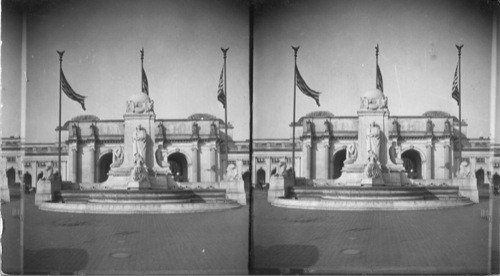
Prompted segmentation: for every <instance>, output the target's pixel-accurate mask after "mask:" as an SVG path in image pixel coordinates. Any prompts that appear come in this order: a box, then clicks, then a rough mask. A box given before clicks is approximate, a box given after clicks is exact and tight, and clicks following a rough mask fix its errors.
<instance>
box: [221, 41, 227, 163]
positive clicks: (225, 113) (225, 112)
mask: <svg viewBox="0 0 500 276" xmlns="http://www.w3.org/2000/svg"><path fill="white" fill-rule="evenodd" d="M220 49H221V50H222V53H223V55H224V94H225V103H224V120H225V125H226V166H227V164H229V144H228V134H227V81H226V74H227V73H226V56H227V55H226V54H227V51H228V50H229V48H225V49H224V48H220ZM223 169H224V168H223Z"/></svg>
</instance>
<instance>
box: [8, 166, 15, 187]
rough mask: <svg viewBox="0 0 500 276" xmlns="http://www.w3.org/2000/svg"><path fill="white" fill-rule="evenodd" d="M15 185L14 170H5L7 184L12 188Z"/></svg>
mask: <svg viewBox="0 0 500 276" xmlns="http://www.w3.org/2000/svg"><path fill="white" fill-rule="evenodd" d="M15 183H16V170H15V169H14V168H10V169H8V170H7V184H8V185H9V186H12V185H14V184H15Z"/></svg>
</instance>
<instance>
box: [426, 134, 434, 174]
mask: <svg viewBox="0 0 500 276" xmlns="http://www.w3.org/2000/svg"><path fill="white" fill-rule="evenodd" d="M432 149H433V146H432V142H431V143H428V144H426V145H425V155H426V161H425V179H427V180H429V179H432V175H433V173H432Z"/></svg>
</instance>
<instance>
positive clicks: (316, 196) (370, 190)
mask: <svg viewBox="0 0 500 276" xmlns="http://www.w3.org/2000/svg"><path fill="white" fill-rule="evenodd" d="M271 204H272V205H274V206H278V207H285V208H299V209H317V210H353V211H354V210H360V211H368V210H427V209H441V208H452V207H460V206H467V205H471V204H473V202H472V201H470V200H469V199H468V198H465V197H461V196H459V194H458V187H294V188H292V189H291V190H290V198H279V199H276V200H274V201H273V202H271Z"/></svg>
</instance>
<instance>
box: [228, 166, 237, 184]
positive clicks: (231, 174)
mask: <svg viewBox="0 0 500 276" xmlns="http://www.w3.org/2000/svg"><path fill="white" fill-rule="evenodd" d="M237 176H238V170H237V169H236V165H234V164H229V165H227V169H226V177H225V179H226V180H227V181H233V180H236V179H237Z"/></svg>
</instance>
